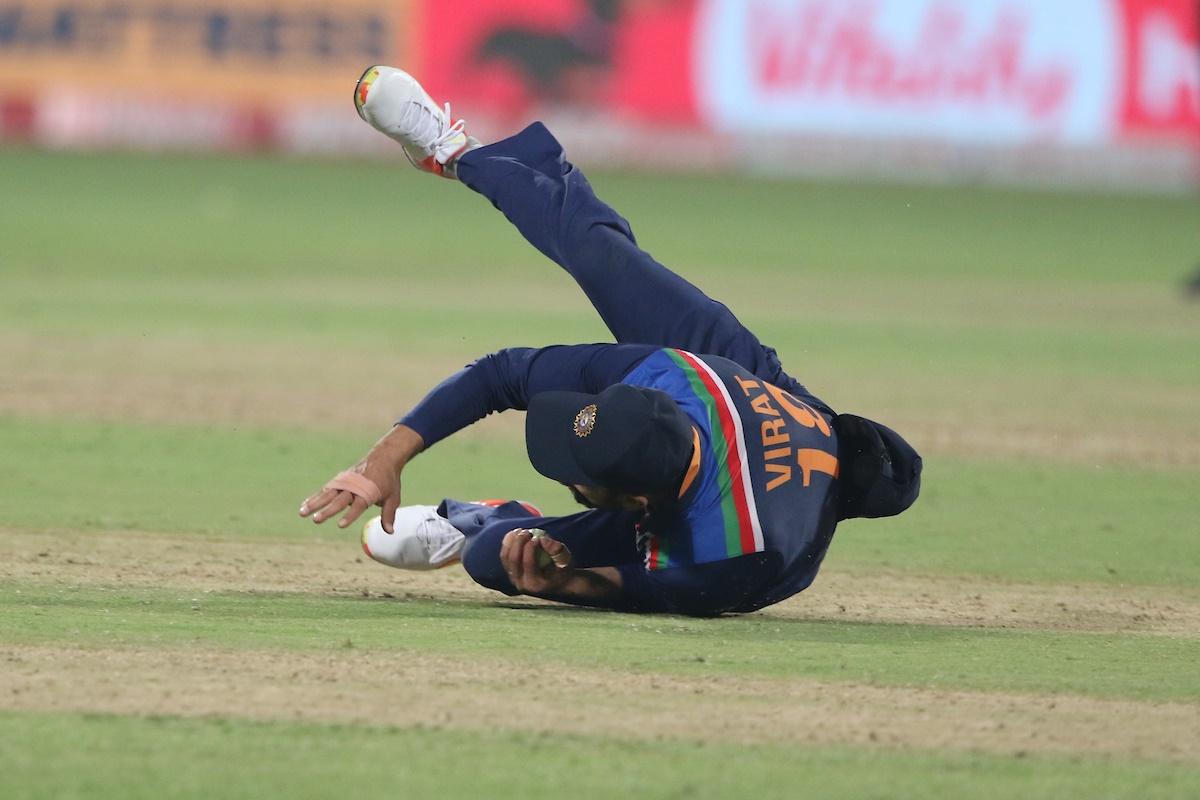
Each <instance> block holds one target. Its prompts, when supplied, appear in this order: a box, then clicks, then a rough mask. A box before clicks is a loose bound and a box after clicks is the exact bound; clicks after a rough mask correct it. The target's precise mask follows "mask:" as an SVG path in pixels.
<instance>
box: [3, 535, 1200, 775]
mask: <svg viewBox="0 0 1200 800" xmlns="http://www.w3.org/2000/svg"><path fill="white" fill-rule="evenodd" d="M0 541H2V543H3V544H2V550H3V553H2V555H3V559H2V560H0V563H2V565H3V566H0V578H3V579H5V580H6V581H12V582H13V583H14V585H28V586H33V587H40V588H49V587H58V588H61V589H66V590H70V589H80V588H98V587H112V588H114V589H118V588H119V589H125V590H128V589H132V588H137V587H142V588H147V589H149V588H155V589H162V590H177V591H180V592H183V593H186V594H195V595H198V596H201V597H203V594H204V593H205V592H212V591H221V592H243V593H271V592H296V591H297V587H306V588H305V589H303V590H302V593H303V594H309V595H315V596H327V597H338V596H341V597H345V596H347V595H351V596H357V597H367V598H374V599H376V600H380V601H383V602H396V603H403V602H405V601H406V600H408V599H414V598H416V599H420V598H433V597H436V598H443V599H455V600H460V601H468V602H476V603H479V604H504V605H513V603H512V602H511V601H506V600H504V599H503V598H501V597H500V596H498V595H495V594H492V593H489V592H486V591H485V590H483V589H481V588H479V587H477V586H475V585H474V584H472V583H471V582H470V581H469V579H467V578H466V576H465V575H464V574H463V573H462V572H461V570H459V569H458V568H456V567H452V568H449V569H445V570H441V571H437V572H433V573H402V572H398V571H395V570H390V569H387V568H385V567H382V566H380V565H377V564H375V563H374V562H372V561H370V560H369V559H367V558H365V557H364V556H362V555H361V554H360V553H359V552H358V551H357V549H356V548H355V547H354V546H353V544H352V543H351V542H344V543H329V542H312V541H309V542H291V543H282V542H279V541H271V542H249V541H213V540H209V539H202V538H199V537H190V536H182V537H181V536H179V535H166V534H153V533H122V534H112V533H97V534H92V535H85V534H82V533H66V532H64V533H61V534H59V535H56V536H54V537H47V536H45V535H43V534H35V533H30V532H23V531H20V530H11V529H9V530H4V531H3V536H2V538H0ZM266 602H269V600H267V601H266ZM516 605H518V606H521V607H529V608H530V609H532V608H533V607H535V606H536V605H538V603H537V601H530V600H521V601H518V602H517V603H516ZM763 613H764V614H767V615H774V616H778V617H781V618H791V619H810V620H814V621H821V620H831V619H832V620H857V621H874V622H881V621H889V622H898V623H920V624H929V625H943V626H948V627H953V626H997V627H1011V628H1026V629H1031V630H1037V629H1049V630H1064V631H1099V632H1110V633H1130V634H1141V635H1152V636H1170V637H1185V638H1195V637H1200V595H1196V594H1194V593H1191V594H1188V593H1186V592H1184V593H1181V592H1179V591H1178V590H1174V591H1167V590H1160V589H1153V588H1145V587H1141V588H1128V589H1125V590H1113V589H1112V588H1111V587H1105V588H1101V587H1089V586H1083V585H1080V586H1071V587H1068V586H1060V587H1047V586H1038V585H1027V584H1017V583H999V582H985V581H971V580H968V579H963V578H939V577H929V578H921V577H914V576H902V575H880V574H872V575H853V574H849V575H847V574H830V575H828V576H826V577H823V579H822V580H821V581H820V583H819V584H818V585H817V586H814V587H813V589H812V590H811V591H809V592H806V593H805V594H803V595H801V596H799V597H797V598H794V599H792V600H790V601H788V602H785V603H782V604H780V605H778V606H776V607H774V608H772V609H770V610H768V611H766V612H763ZM451 635H452V634H451ZM402 636H403V633H402V630H400V629H398V630H397V637H402ZM0 657H2V658H3V659H4V663H5V669H4V671H3V673H2V675H0V708H7V709H19V710H41V711H84V712H109V713H120V714H182V715H199V716H212V715H217V716H229V717H238V718H249V719H280V720H305V721H328V722H347V723H355V724H367V725H418V724H419V725H430V724H433V725H438V726H444V727H448V728H462V729H471V730H496V729H499V730H522V731H540V732H545V731H560V732H569V733H577V734H586V735H609V736H614V737H621V738H635V739H636V738H648V739H655V738H663V737H672V738H679V739H684V740H696V741H717V740H723V741H728V740H733V741H739V742H744V743H755V742H768V741H778V740H779V739H780V738H781V737H782V738H784V739H787V740H794V741H809V742H822V743H865V744H873V745H877V746H887V747H901V748H921V749H926V748H932V749H943V748H944V749H951V750H968V751H979V752H994V753H1006V754H1012V753H1060V754H1061V753H1079V754H1103V755H1110V756H1120V757H1134V758H1151V759H1168V760H1172V761H1184V762H1189V761H1194V760H1195V759H1197V758H1200V713H1197V709H1196V707H1195V705H1193V704H1190V703H1181V702H1149V701H1137V700H1126V699H1105V698H1094V697H1080V696H1072V695H1061V694H1058V695H1052V696H1050V695H1038V694H1033V693H1020V692H1009V691H967V690H954V689H939V688H917V687H905V686H896V687H883V686H871V685H863V684H856V683H852V682H830V681H822V680H815V679H810V678H800V679H771V678H756V677H745V676H732V675H711V676H699V677H698V676H692V675H661V674H646V673H644V672H637V671H631V670H629V669H605V668H599V667H597V668H588V667H571V668H569V669H566V668H551V667H540V668H535V669H533V670H531V668H530V665H529V664H528V663H524V662H522V663H518V662H515V661H513V660H508V659H505V658H503V657H496V656H493V657H486V658H478V657H461V656H457V655H454V654H446V653H422V652H413V651H404V652H382V651H378V650H371V649H370V648H367V649H355V648H353V647H347V648H345V649H339V650H334V651H329V650H321V651H312V650H307V651H305V650H300V651H297V650H277V649H229V648H225V647H209V646H203V645H191V646H178V645H167V646H161V647H149V648H148V647H139V646H133V645H129V644H122V643H116V644H113V645H112V646H95V645H92V646H88V645H82V646H80V645H74V644H71V643H68V642H62V641H59V642H55V643H24V644H13V643H9V644H6V645H4V646H3V647H2V648H0ZM398 686H420V687H422V689H421V691H420V692H416V693H411V694H408V695H406V698H405V700H404V702H380V697H381V692H383V693H386V692H387V691H388V690H387V687H398ZM514 689H515V690H516V691H518V692H519V693H520V695H521V697H522V701H521V702H520V703H519V704H514V703H513V702H512V697H513V691H514ZM697 699H702V700H703V702H701V703H697V702H696V700H697Z"/></svg>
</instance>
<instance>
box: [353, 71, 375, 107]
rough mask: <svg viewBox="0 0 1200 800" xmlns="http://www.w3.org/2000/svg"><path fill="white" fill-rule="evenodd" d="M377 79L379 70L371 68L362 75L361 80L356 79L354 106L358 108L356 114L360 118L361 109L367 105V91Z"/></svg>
mask: <svg viewBox="0 0 1200 800" xmlns="http://www.w3.org/2000/svg"><path fill="white" fill-rule="evenodd" d="M378 77H379V68H378V67H371V68H370V69H368V70H367V71H366V72H364V73H363V76H362V77H361V78H359V79H358V86H357V91H355V93H354V105H355V106H356V107H357V108H358V113H359V115H360V116H361V115H362V107H363V106H364V105H366V103H367V90H368V89H369V88H370V87H371V84H373V83H374V82H375V79H376V78H378Z"/></svg>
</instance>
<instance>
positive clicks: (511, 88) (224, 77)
mask: <svg viewBox="0 0 1200 800" xmlns="http://www.w3.org/2000/svg"><path fill="white" fill-rule="evenodd" d="M1198 8H1200V4H1198V3H1196V2H1195V1H1194V0H1060V1H1059V2H1054V3H1044V2H1037V1H1036V0H970V1H969V2H968V0H873V1H871V2H866V1H865V0H823V1H821V2H818V1H817V0H521V2H508V1H506V0H462V2H456V3H454V4H452V5H451V6H447V4H444V3H436V2H433V1H432V0H388V2H366V1H365V0H347V1H346V2H339V3H335V4H319V3H315V2H312V0H70V1H69V2H68V1H67V0H62V1H61V2H56V1H55V0H4V2H3V3H0V139H3V140H7V141H10V142H12V141H17V142H28V143H33V144H35V145H37V146H39V147H47V148H85V149H92V148H136V149H179V148H185V149H216V150H225V149H234V150H245V149H252V150H278V151H284V152H288V153H303V154H310V153H320V154H338V155H361V154H365V153H381V152H390V150H389V149H388V148H387V143H386V142H385V141H383V140H381V139H380V138H379V137H377V136H375V135H373V134H372V133H371V131H369V130H368V129H367V128H365V127H364V126H362V125H361V123H360V122H359V121H358V120H357V119H356V118H355V117H354V115H352V114H348V113H346V109H347V108H348V104H349V99H348V98H349V96H350V91H351V87H352V86H353V77H354V76H357V75H358V74H359V73H360V72H361V71H362V69H363V67H364V66H365V65H369V64H373V63H386V64H394V65H400V66H403V67H405V68H407V69H408V70H409V71H411V72H414V73H415V74H417V75H418V76H420V78H421V80H422V81H423V82H424V83H425V85H426V86H427V87H428V88H429V90H430V92H431V93H432V94H433V96H434V97H435V98H445V99H451V100H453V101H454V102H455V104H456V110H460V113H462V114H463V115H464V116H467V117H468V119H469V121H470V122H471V123H472V125H473V127H474V128H475V129H476V130H477V131H478V132H480V133H482V134H483V135H484V136H485V137H490V136H492V135H496V134H499V133H507V132H511V131H512V130H513V129H514V128H515V127H517V126H519V125H520V124H522V123H523V122H525V121H527V120H529V119H531V118H533V117H541V118H543V119H547V121H549V122H551V123H552V126H553V127H554V129H555V130H556V131H557V132H558V133H559V135H560V138H562V139H564V140H565V141H566V143H567V144H568V145H569V146H572V147H586V148H587V153H588V161H589V162H590V163H592V164H596V163H611V164H649V165H653V166H655V167H658V168H664V169H665V168H675V169H687V170H694V169H697V168H702V169H712V170H728V171H745V170H761V171H769V172H771V173H773V174H780V173H783V174H798V175H814V174H817V175H822V176H826V175H835V176H843V175H852V176H864V177H872V178H878V177H885V178H895V177H900V178H906V179H910V178H919V179H923V180H937V181H944V180H954V181H973V182H974V181H988V182H991V181H996V182H1014V181H1015V182H1026V183H1038V184H1046V183H1051V184H1055V185H1062V184H1066V183H1069V184H1080V185H1085V186H1117V187H1136V188H1139V189H1143V188H1146V189H1154V190H1173V191H1180V190H1186V189H1190V188H1195V187H1196V185H1197V183H1198V181H1200V167H1198V157H1197V154H1198V153H1200V144H1198V143H1200V55H1198V52H1197V49H1198V48H1197V16H1198V15H1200V11H1198Z"/></svg>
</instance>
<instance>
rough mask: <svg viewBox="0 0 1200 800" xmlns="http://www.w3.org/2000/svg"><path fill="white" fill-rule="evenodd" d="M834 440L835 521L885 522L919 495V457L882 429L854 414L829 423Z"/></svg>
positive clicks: (907, 445)
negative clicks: (879, 519)
mask: <svg viewBox="0 0 1200 800" xmlns="http://www.w3.org/2000/svg"><path fill="white" fill-rule="evenodd" d="M833 426H834V429H835V430H836V431H837V435H838V462H839V464H840V467H839V474H838V519H852V518H854V517H890V516H893V515H895V514H899V513H900V512H901V511H904V510H905V509H906V508H908V507H909V506H911V505H912V504H913V503H914V502H915V501H916V499H917V495H918V494H920V492H921V468H922V466H923V462H922V461H921V456H919V455H918V454H917V451H916V450H914V449H913V447H912V445H910V444H909V443H908V442H906V441H904V438H903V437H902V436H901V435H900V434H898V433H896V432H895V431H894V430H892V429H891V428H889V427H887V426H886V425H880V424H879V423H878V422H875V421H874V420H870V419H867V418H866V417H859V416H855V415H854V414H838V415H837V416H836V417H834V418H833Z"/></svg>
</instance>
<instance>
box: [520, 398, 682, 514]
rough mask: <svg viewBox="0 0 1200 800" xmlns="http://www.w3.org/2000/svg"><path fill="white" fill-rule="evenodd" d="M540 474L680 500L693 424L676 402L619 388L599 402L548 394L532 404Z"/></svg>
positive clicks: (531, 441)
mask: <svg viewBox="0 0 1200 800" xmlns="http://www.w3.org/2000/svg"><path fill="white" fill-rule="evenodd" d="M525 448H526V450H527V451H528V453H529V461H530V463H532V464H533V468H534V469H536V470H537V471H538V472H540V473H541V474H543V475H545V476H546V477H547V478H551V479H552V480H555V481H558V482H559V483H564V484H582V485H584V486H598V487H601V488H604V489H610V490H612V491H615V492H624V493H628V494H645V495H654V494H662V493H666V492H674V491H676V490H677V489H678V487H679V482H680V481H681V480H682V478H683V473H684V471H685V470H686V469H687V467H688V464H689V463H690V462H691V457H692V422H691V420H690V419H689V418H688V416H687V415H686V414H684V413H683V410H682V409H680V408H679V406H678V405H677V404H676V403H675V401H674V400H672V399H671V396H670V395H668V394H667V393H665V392H660V391H658V390H657V389H647V388H645V387H642V386H630V385H629V384H624V383H618V384H616V385H614V386H610V387H608V388H607V389H605V390H604V391H602V392H600V393H599V394H586V393H583V392H542V393H541V394H537V395H534V396H533V397H532V398H531V399H530V401H529V410H528V413H527V414H526V416H525Z"/></svg>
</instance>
